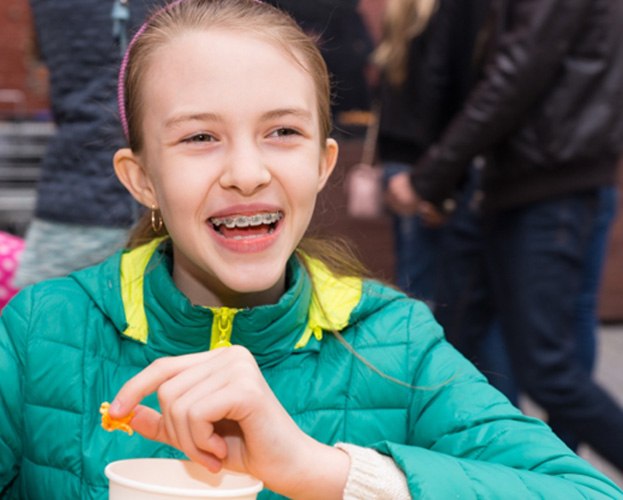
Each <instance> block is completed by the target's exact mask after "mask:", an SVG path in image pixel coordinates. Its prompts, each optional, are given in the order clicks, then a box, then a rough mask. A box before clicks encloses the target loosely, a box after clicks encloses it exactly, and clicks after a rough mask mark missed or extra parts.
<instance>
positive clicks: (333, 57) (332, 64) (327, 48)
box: [267, 0, 374, 126]
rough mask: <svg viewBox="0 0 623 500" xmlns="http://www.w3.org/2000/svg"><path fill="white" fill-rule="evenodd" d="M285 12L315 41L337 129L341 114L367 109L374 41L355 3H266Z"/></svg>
mask: <svg viewBox="0 0 623 500" xmlns="http://www.w3.org/2000/svg"><path fill="white" fill-rule="evenodd" d="M267 3H270V4H272V5H275V6H276V7H279V8H280V9H283V10H285V11H286V12H288V13H289V14H290V15H291V16H292V17H293V18H294V19H296V21H297V23H298V24H299V25H300V26H301V27H302V28H303V29H304V30H305V31H306V32H307V33H309V34H311V35H313V36H314V37H316V38H317V39H318V42H319V48H320V51H321V52H322V55H323V57H324V58H325V61H326V62H327V66H328V68H329V72H330V74H331V79H332V84H333V89H332V90H333V102H332V111H333V115H334V119H335V121H336V123H337V125H338V126H339V124H340V122H341V118H342V115H343V114H348V113H349V112H353V111H366V110H369V109H370V85H369V83H368V73H367V70H368V66H369V59H370V54H371V53H372V50H373V49H374V41H373V39H372V36H371V34H370V32H369V30H368V28H367V26H366V24H365V23H364V19H363V16H362V15H361V13H360V12H359V0H315V1H313V2H304V1H301V0H267Z"/></svg>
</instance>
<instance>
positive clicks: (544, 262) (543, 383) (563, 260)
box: [483, 191, 623, 470]
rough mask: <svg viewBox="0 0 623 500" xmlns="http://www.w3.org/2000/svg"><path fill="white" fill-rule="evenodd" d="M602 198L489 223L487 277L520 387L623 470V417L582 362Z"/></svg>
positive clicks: (557, 203) (573, 200)
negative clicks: (583, 303) (584, 306)
mask: <svg viewBox="0 0 623 500" xmlns="http://www.w3.org/2000/svg"><path fill="white" fill-rule="evenodd" d="M598 210H599V196H598V192H597V191H593V192H590V193H583V194H577V195H572V196H567V197H563V198H559V199H555V200H549V201H546V202H540V203H533V204H531V205H528V206H526V207H524V208H521V209H517V210H512V211H507V212H504V213H501V214H498V215H496V216H494V217H488V218H487V219H485V220H484V224H483V238H484V247H485V257H486V260H487V269H488V271H489V272H488V273H487V275H488V278H489V280H490V285H491V290H492V291H493V297H494V299H495V306H496V310H497V312H498V315H499V320H500V324H501V329H502V332H503V335H504V340H505V342H506V345H507V348H508V353H509V357H510V361H511V365H512V369H513V373H514V374H515V376H516V377H517V380H518V382H519V385H520V387H521V388H522V389H523V390H524V391H526V393H527V394H528V395H529V396H530V397H531V398H532V399H533V400H534V401H535V402H536V403H537V404H539V405H540V406H541V407H542V408H543V409H544V410H545V411H546V412H547V414H548V416H549V418H550V421H551V422H552V424H553V425H554V430H556V428H555V423H556V422H560V423H561V424H564V427H565V429H567V430H568V431H569V432H571V433H572V434H573V435H574V436H576V437H577V438H578V439H579V440H580V441H582V442H586V443H587V444H589V445H590V446H591V447H593V448H594V449H595V450H596V451H597V452H598V453H600V454H601V455H602V456H603V457H604V458H606V459H607V460H609V461H611V462H612V463H613V464H614V465H615V466H617V467H618V468H619V469H621V470H623V411H622V410H621V408H619V407H618V406H617V405H616V403H615V402H614V400H613V399H612V398H611V397H610V396H609V395H608V394H607V393H606V392H605V391H604V390H603V389H602V388H601V387H599V386H598V385H597V384H596V383H595V382H593V380H592V379H591V375H590V372H589V370H587V369H586V368H584V367H583V366H582V363H581V362H580V361H579V359H578V356H577V355H576V345H577V338H576V328H577V327H576V325H575V324H574V323H575V321H576V311H577V304H578V300H579V297H580V296H581V290H582V280H583V273H584V270H585V265H586V256H587V252H588V249H589V246H590V242H591V236H592V234H593V230H594V227H595V224H596V223H597V213H598Z"/></svg>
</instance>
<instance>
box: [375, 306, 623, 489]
mask: <svg viewBox="0 0 623 500" xmlns="http://www.w3.org/2000/svg"><path fill="white" fill-rule="evenodd" d="M415 308H416V309H415V311H414V313H413V314H412V318H411V321H410V323H409V329H410V331H409V336H410V338H411V341H410V344H409V345H410V350H411V352H410V360H411V362H412V363H413V365H412V366H411V370H412V373H413V374H414V377H413V380H412V384H413V386H414V387H415V388H414V389H412V398H411V406H410V409H409V410H410V425H409V429H408V444H396V443H389V442H385V443H381V444H379V445H378V447H377V449H378V450H379V451H380V452H382V453H386V454H389V455H391V456H392V457H393V458H394V460H395V461H396V463H397V464H398V465H399V467H401V468H402V469H403V470H404V471H405V474H406V475H407V480H408V483H409V488H410V490H411V494H412V496H413V498H424V499H437V498H462V499H471V498H474V499H489V498H491V499H494V498H502V497H503V498H506V499H509V498H517V499H524V500H525V499H527V498H561V499H562V498H564V499H566V500H570V499H574V498H578V499H580V498H591V499H598V498H604V499H612V498H623V492H621V491H620V490H619V489H618V488H617V487H616V486H615V485H614V484H613V483H612V482H610V481H609V480H608V479H607V478H606V477H604V476H602V475H601V474H600V473H599V472H597V471H596V470H594V469H593V468H592V467H591V466H590V465H589V464H588V463H587V462H585V461H584V460H583V459H581V458H579V457H578V456H576V455H575V454H574V453H572V452H571V451H570V450H569V449H568V448H567V447H566V446H565V445H564V444H563V443H562V442H561V441H560V440H559V439H558V438H557V437H556V436H555V435H554V433H553V432H552V431H551V430H550V429H549V427H548V426H547V425H545V424H544V423H543V422H541V421H540V420H537V419H534V418H530V417H527V416H525V415H523V414H522V413H521V412H520V411H519V410H517V409H516V408H515V407H514V406H512V405H511V404H510V403H509V402H508V400H507V399H506V398H505V397H504V396H503V395H502V394H500V393H499V392H498V391H497V390H496V389H494V388H493V387H492V386H490V385H489V384H488V383H487V381H486V379H485V378H484V376H483V375H482V374H480V372H478V371H477V370H476V369H475V368H474V367H473V365H472V364H471V363H469V362H468V361H467V360H466V359H465V358H464V357H462V356H461V355H460V354H459V353H458V352H457V351H456V350H454V348H453V347H452V346H451V345H450V344H449V343H447V342H446V341H445V340H444V338H443V334H442V332H441V328H440V327H439V326H438V325H437V324H436V323H435V321H434V319H433V318H432V315H431V314H430V312H428V310H427V309H426V308H425V307H424V306H423V305H421V304H419V305H416V306H415Z"/></svg>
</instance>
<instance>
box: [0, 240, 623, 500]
mask: <svg viewBox="0 0 623 500" xmlns="http://www.w3.org/2000/svg"><path fill="white" fill-rule="evenodd" d="M163 248H166V244H164V245H162V248H160V249H159V250H158V251H155V250H156V244H151V245H147V246H145V247H140V248H138V249H136V250H133V251H131V252H125V253H118V254H116V255H115V256H113V257H112V258H110V259H108V260H107V261H105V262H104V263H102V264H101V265H98V266H96V267H92V268H89V269H86V270H83V271H80V272H76V273H74V274H73V275H71V276H70V277H68V278H62V279H55V280H50V281H47V282H44V283H41V284H38V285H35V286H33V287H30V288H27V289H25V290H24V291H22V292H21V293H20V294H19V295H18V296H17V297H16V298H15V299H14V300H13V301H12V302H11V303H10V304H9V306H8V307H7V308H6V309H5V310H4V312H3V315H2V317H1V322H0V381H1V382H0V491H3V493H4V495H3V496H4V497H6V498H20V499H51V498H59V499H90V498H107V480H106V478H105V477H104V474H103V470H104V467H105V465H106V464H107V463H109V462H111V461H113V460H118V459H122V458H129V457H145V456H154V457H179V456H181V454H180V453H179V452H178V451H177V450H174V449H172V448H170V447H168V446H165V445H162V444H159V443H155V442H150V441H148V440H145V439H143V438H142V437H141V436H138V435H136V434H135V435H133V436H128V435H126V434H125V433H122V432H113V433H108V432H106V431H105V430H103V429H102V428H101V426H100V414H99V412H98V409H99V406H100V403H102V402H103V401H110V400H111V399H112V398H113V397H114V395H115V394H116V392H117V390H118V389H119V388H120V387H121V385H122V384H123V383H124V382H125V381H126V380H128V378H130V377H131V376H132V375H134V374H135V373H137V372H138V371H139V370H141V369H142V368H143V367H145V366H147V365H148V364H149V363H151V362H152V361H154V360H155V359H157V358H159V357H162V356H171V355H180V354H186V353H192V352H197V351H204V350H207V349H209V348H210V346H211V345H212V346H214V345H216V344H221V345H222V344H228V343H229V342H231V343H234V344H242V345H244V346H246V347H247V348H248V349H249V350H250V351H251V352H252V353H253V354H254V356H255V357H256V359H257V362H258V364H259V366H260V368H261V369H262V372H263V374H264V376H265V377H266V380H267V381H268V383H269V384H270V386H271V388H272V389H273V391H274V392H275V394H276V395H277V397H278V398H279V400H280V401H281V402H282V404H283V405H284V407H285V408H286V409H287V411H288V412H289V413H290V414H291V415H292V416H293V418H294V419H295V421H296V422H297V424H298V425H299V426H300V427H301V428H302V429H303V430H304V431H305V432H307V433H308V434H310V435H311V436H314V437H315V438H316V439H318V440H320V441H322V442H325V443H329V444H333V443H335V442H337V441H342V442H349V443H354V444H358V445H362V446H369V447H374V448H376V449H378V450H379V451H381V452H383V453H386V454H390V455H392V457H393V458H394V460H395V461H396V463H397V464H398V465H399V466H400V467H401V468H402V469H403V470H404V471H405V473H406V475H407V478H408V483H409V487H410V489H411V492H412V495H413V497H414V498H430V499H443V500H445V499H449V498H464V499H469V498H478V499H486V498H496V499H498V498H517V499H522V500H523V499H526V498H530V497H538V498H547V499H555V498H560V499H565V500H568V499H572V498H608V499H612V498H622V497H623V493H621V491H620V490H619V489H618V488H617V487H616V486H615V485H613V484H612V483H611V482H610V481H609V480H608V479H606V478H605V477H603V476H602V475H601V474H599V473H598V472H596V471H595V470H594V469H593V468H592V467H591V466H590V465H589V464H588V463H586V462H585V461H584V460H582V459H580V458H578V457H577V456H575V455H574V454H573V453H571V452H570V451H569V450H568V449H567V448H566V447H565V446H564V445H563V444H562V443H561V442H560V441H559V440H558V439H557V438H556V437H555V436H554V434H553V433H552V432H551V431H550V430H549V428H548V427H547V426H546V425H545V424H543V423H541V422H540V421H538V420H536V419H532V418H528V417H526V416H523V415H522V414H521V413H520V412H519V411H518V410H517V409H515V408H514V407H513V406H512V405H510V404H509V403H508V402H507V401H506V399H505V398H504V397H503V396H501V395H500V394H499V393H498V392H496V391H495V390H494V389H493V388H492V387H491V386H489V385H488V384H487V383H486V380H485V378H484V377H483V376H482V375H481V374H480V373H479V372H478V371H477V370H476V369H475V368H474V367H473V366H472V365H471V364H470V363H468V362H467V361H466V360H465V359H464V358H463V357H461V355H460V354H458V353H457V352H456V351H455V350H454V349H453V348H452V347H451V346H450V345H449V344H448V343H447V342H446V341H445V340H444V338H443V334H442V332H441V329H440V327H439V326H438V325H437V324H436V323H435V321H434V320H433V318H432V315H431V314H430V312H429V310H428V309H427V308H426V306H425V305H423V304H422V303H420V302H417V301H414V300H411V299H409V298H407V297H405V296H404V295H402V294H401V293H399V292H397V291H395V290H393V289H391V288H389V287H386V286H383V285H381V284H379V283H376V282H373V281H365V282H363V281H361V280H358V279H353V278H349V279H336V278H335V277H333V276H332V275H331V274H330V273H328V272H327V270H326V268H325V267H324V266H323V265H321V264H320V263H319V262H318V261H315V260H313V259H308V258H304V257H295V258H292V259H291V260H290V262H289V264H288V271H287V273H288V290H287V292H286V293H285V294H284V295H283V297H282V298H281V300H280V301H279V303H277V304H275V305H269V306H261V307H256V308H252V309H243V310H234V309H229V308H219V309H216V308H205V307H200V306H193V305H192V304H191V303H190V302H189V301H188V299H187V298H186V297H185V296H184V295H183V294H182V293H181V292H180V291H179V290H178V289H177V288H176V287H175V285H174V283H173V281H172V279H171V275H170V268H171V262H170V257H169V256H168V252H166V251H163ZM302 260H305V264H306V265H305V266H303V265H302V264H301V261H302ZM308 269H309V272H308ZM310 274H311V276H312V277H313V278H312V279H310ZM312 281H313V286H312ZM332 329H335V330H339V331H341V333H342V335H343V337H344V338H345V339H346V340H347V341H348V342H349V343H350V344H351V345H352V346H353V347H354V349H355V351H356V352H357V353H358V354H359V355H361V356H362V357H363V358H365V359H366V360H367V361H368V362H369V363H368V364H366V363H364V362H362V361H361V360H360V359H358V358H357V357H356V356H355V355H353V354H352V353H351V352H349V351H348V350H347V349H346V348H345V347H344V345H343V344H341V343H340V342H339V340H338V339H337V338H336V336H335V335H333V334H332V333H330V330H332ZM370 365H373V366H374V367H375V368H377V369H378V370H379V371H380V372H382V373H383V374H384V376H381V375H379V373H378V372H377V371H375V370H374V369H372V368H371V367H370ZM387 376H389V377H392V378H394V379H398V380H400V381H403V382H405V383H406V384H407V385H409V386H412V387H408V386H405V385H401V384H399V383H397V382H395V381H393V380H391V378H389V377H387ZM147 404H150V405H152V406H156V405H157V401H156V399H155V396H152V397H151V398H150V399H148V401H147ZM272 495H274V494H272V493H271V492H269V491H263V492H262V493H261V495H260V498H268V497H271V496H272Z"/></svg>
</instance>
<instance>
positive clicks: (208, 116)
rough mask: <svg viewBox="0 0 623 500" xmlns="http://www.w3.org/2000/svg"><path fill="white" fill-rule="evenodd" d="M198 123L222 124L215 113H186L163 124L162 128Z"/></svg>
mask: <svg viewBox="0 0 623 500" xmlns="http://www.w3.org/2000/svg"><path fill="white" fill-rule="evenodd" d="M193 121H195V122H198V121H203V122H205V121H211V122H222V121H223V120H222V118H221V117H220V116H219V115H217V114H216V113H188V114H181V115H176V116H173V117H171V118H169V119H168V120H166V121H165V122H164V128H175V127H176V126H178V125H179V124H181V123H184V122H193Z"/></svg>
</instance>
